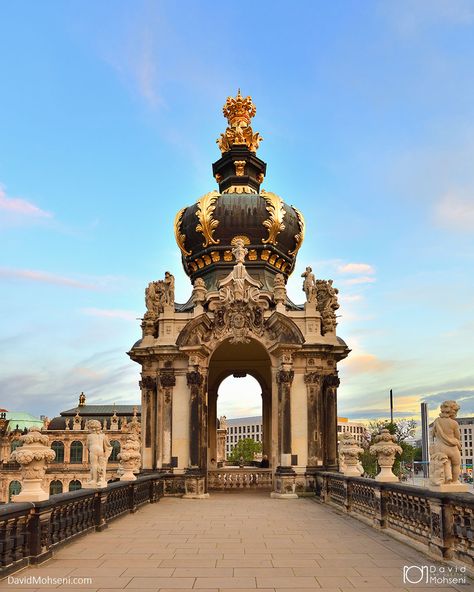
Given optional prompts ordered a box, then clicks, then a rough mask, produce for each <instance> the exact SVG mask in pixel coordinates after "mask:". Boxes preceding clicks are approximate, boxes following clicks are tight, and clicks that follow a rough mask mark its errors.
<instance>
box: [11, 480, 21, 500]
mask: <svg viewBox="0 0 474 592" xmlns="http://www.w3.org/2000/svg"><path fill="white" fill-rule="evenodd" d="M20 491H21V483H20V482H19V481H10V485H9V486H8V501H9V502H11V501H12V496H13V495H18V494H19V493H20Z"/></svg>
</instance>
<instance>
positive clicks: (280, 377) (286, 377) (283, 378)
mask: <svg viewBox="0 0 474 592" xmlns="http://www.w3.org/2000/svg"><path fill="white" fill-rule="evenodd" d="M294 376H295V372H294V370H278V372H277V374H276V380H277V383H278V384H291V383H292V382H293V378H294Z"/></svg>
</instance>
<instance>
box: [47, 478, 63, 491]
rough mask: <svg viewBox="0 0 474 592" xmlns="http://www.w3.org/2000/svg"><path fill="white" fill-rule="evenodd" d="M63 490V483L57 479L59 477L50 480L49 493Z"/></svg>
mask: <svg viewBox="0 0 474 592" xmlns="http://www.w3.org/2000/svg"><path fill="white" fill-rule="evenodd" d="M62 492H63V484H62V483H61V481H59V479H55V480H54V481H51V483H50V484H49V495H56V494H58V493H62Z"/></svg>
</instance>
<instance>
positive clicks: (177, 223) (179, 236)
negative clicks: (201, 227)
mask: <svg viewBox="0 0 474 592" xmlns="http://www.w3.org/2000/svg"><path fill="white" fill-rule="evenodd" d="M185 210H186V208H183V209H182V210H179V212H178V213H177V214H176V217H175V219H174V236H175V239H176V243H177V244H178V247H179V248H180V250H181V253H183V255H184V256H185V257H189V255H191V254H192V251H186V247H185V245H184V241H185V240H186V235H185V234H183V233H182V232H181V222H182V221H183V214H184V211H185Z"/></svg>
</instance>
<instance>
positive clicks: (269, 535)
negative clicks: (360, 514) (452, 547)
mask: <svg viewBox="0 0 474 592" xmlns="http://www.w3.org/2000/svg"><path fill="white" fill-rule="evenodd" d="M432 563H433V562H432V561H431V560H430V559H428V558H427V557H426V556H425V555H423V554H421V553H418V552H417V551H414V550H413V549H412V548H411V547H409V546H406V545H404V544H402V543H399V542H398V541H395V540H394V539H392V538H391V537H390V536H388V535H386V534H384V533H381V532H378V531H375V530H373V529H371V528H370V527H368V526H366V525H364V524H362V523H360V522H358V521H357V520H355V519H353V518H350V517H347V516H343V515H340V514H338V513H336V512H335V511H334V510H332V509H331V508H328V507H327V506H322V505H320V504H318V503H317V502H315V501H314V500H311V499H298V500H273V499H270V498H269V497H268V495H262V494H249V493H243V494H213V495H212V496H211V497H210V498H209V499H207V500H183V499H175V498H165V499H162V500H161V501H160V502H159V503H158V504H154V505H150V506H145V507H144V508H141V509H140V510H139V511H138V512H137V513H135V514H129V515H127V516H125V517H122V518H118V519H117V520H115V521H114V522H112V523H111V524H110V525H109V528H108V529H107V530H105V531H104V532H101V533H91V534H89V535H86V536H85V537H83V538H80V539H79V540H78V541H77V542H74V543H71V544H69V545H67V546H66V547H64V548H63V549H62V550H60V551H59V552H58V553H57V554H56V555H55V557H54V558H53V559H51V560H50V561H48V562H47V563H45V564H43V565H42V566H39V567H30V568H27V569H25V570H23V571H21V572H19V573H17V574H15V577H24V576H30V575H35V576H40V575H41V576H50V577H56V578H57V577H65V576H70V577H90V578H92V585H91V584H87V585H83V586H80V587H78V586H77V585H60V586H59V587H58V586H54V585H53V587H52V588H50V587H48V586H47V585H43V586H41V587H38V586H37V585H36V586H35V585H30V586H18V585H8V584H7V582H6V581H5V580H4V581H3V582H2V583H1V584H0V587H1V588H2V589H4V588H5V589H10V590H12V589H16V590H19V589H27V590H39V591H41V592H47V591H48V590H49V589H51V590H52V589H54V590H58V589H59V590H60V589H63V588H67V589H69V590H74V589H81V590H83V591H84V590H91V591H92V590H111V589H125V590H129V589H130V590H133V589H135V590H137V589H139V590H144V591H152V590H160V591H162V592H164V591H168V590H170V591H171V590H173V592H176V591H179V590H183V591H184V590H189V589H197V590H200V591H201V592H205V591H208V592H209V591H212V592H218V591H220V590H225V591H226V592H230V591H232V590H239V591H240V592H243V591H245V590H253V591H255V590H256V589H258V592H270V591H272V592H274V591H276V592H290V591H291V592H299V591H303V590H306V591H307V590H309V589H317V590H320V591H321V592H329V591H338V592H346V591H350V590H352V591H354V590H369V591H372V590H373V591H374V592H375V591H377V592H379V591H380V592H381V591H390V592H398V591H400V590H413V589H414V588H420V586H412V587H411V588H410V587H406V586H404V585H403V584H402V567H403V566H404V565H413V564H418V565H420V564H422V565H423V564H432ZM421 589H422V590H423V591H424V592H427V591H428V590H433V591H436V592H447V591H448V590H450V591H451V592H452V591H453V590H462V591H463V592H467V591H468V590H473V589H474V587H473V586H471V585H464V586H458V587H457V588H455V587H443V586H435V587H426V586H425V587H422V588H421Z"/></svg>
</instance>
